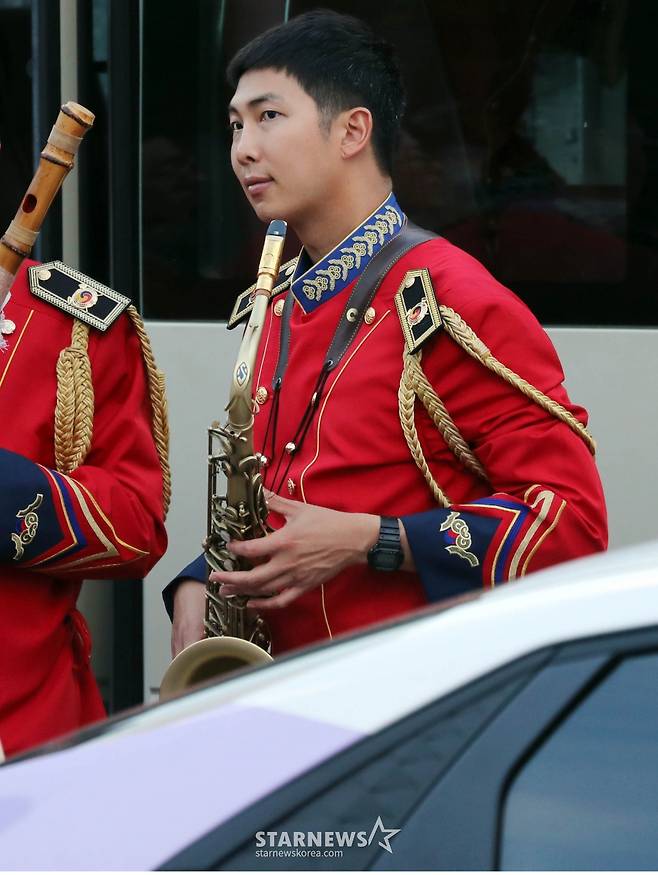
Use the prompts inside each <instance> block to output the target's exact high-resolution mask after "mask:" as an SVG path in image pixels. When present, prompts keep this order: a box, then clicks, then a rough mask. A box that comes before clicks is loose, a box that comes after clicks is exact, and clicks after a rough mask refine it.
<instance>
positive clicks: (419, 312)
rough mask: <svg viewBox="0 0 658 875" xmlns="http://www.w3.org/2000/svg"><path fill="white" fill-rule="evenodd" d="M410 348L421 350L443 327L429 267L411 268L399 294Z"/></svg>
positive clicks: (416, 350) (400, 310) (407, 342)
mask: <svg viewBox="0 0 658 875" xmlns="http://www.w3.org/2000/svg"><path fill="white" fill-rule="evenodd" d="M395 306H396V307H397V311H398V316H399V317H400V324H401V325H402V332H403V334H404V339H405V343H406V346H407V351H408V352H409V353H411V354H413V353H416V352H418V350H419V349H420V348H421V347H422V346H423V344H424V343H426V341H428V340H429V339H430V337H433V336H434V335H435V334H436V332H437V331H439V330H440V328H441V327H442V324H443V323H442V321H441V314H440V312H439V305H438V302H437V300H436V295H435V294H434V286H433V285H432V278H431V277H430V272H429V270H427V268H425V267H423V268H421V269H420V270H408V271H407V272H406V273H405V275H404V279H403V280H402V283H401V284H400V288H399V289H398V291H397V294H396V295H395Z"/></svg>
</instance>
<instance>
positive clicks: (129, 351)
mask: <svg viewBox="0 0 658 875" xmlns="http://www.w3.org/2000/svg"><path fill="white" fill-rule="evenodd" d="M30 264H31V265H32V266H30ZM128 304H129V301H128V299H127V298H124V297H123V296H121V295H118V294H117V293H116V292H113V291H112V290H111V289H107V288H106V287H104V286H102V285H100V284H99V283H96V282H94V280H91V279H89V278H88V277H85V276H84V275H83V274H79V273H78V272H77V271H74V270H72V269H70V268H67V267H66V266H64V265H62V264H61V263H60V262H53V263H51V264H49V265H34V263H27V262H26V263H24V264H23V266H22V267H21V269H20V271H19V273H18V275H17V277H16V279H15V281H14V283H13V286H12V289H11V296H10V298H9V300H8V301H7V302H6V303H5V306H4V311H3V312H2V314H0V332H1V336H0V347H1V351H0V484H1V486H0V524H1V526H2V535H1V537H0V624H1V627H2V631H1V633H0V639H1V641H2V644H1V645H0V742H1V743H2V746H3V748H4V751H5V753H6V754H14V753H16V752H19V751H22V750H25V749H26V748H29V747H31V746H33V745H35V744H39V743H41V742H44V741H47V740H49V739H51V738H54V737H55V736H58V735H61V734H62V733H64V732H68V731H70V730H73V729H75V728H77V727H79V726H82V725H84V724H85V723H88V722H90V721H92V720H96V719H98V718H101V717H103V716H104V714H105V711H104V708H103V703H102V701H101V698H100V694H99V691H98V688H97V686H96V682H95V679H94V677H93V675H92V672H91V669H90V665H89V659H90V640H89V633H88V630H87V627H86V625H85V621H84V619H83V617H82V615H81V614H80V613H79V611H78V610H77V609H76V600H77V597H78V593H79V592H80V586H81V583H82V581H83V579H85V578H112V579H114V578H117V577H127V578H139V577H142V576H143V575H145V574H146V572H147V571H148V570H149V569H150V568H151V567H152V566H153V565H154V564H155V562H156V561H157V560H158V559H159V558H160V556H161V555H162V553H163V552H164V549H165V546H166V535H165V531H164V514H165V504H166V501H167V494H166V493H168V469H167V462H166V422H165V420H164V418H163V414H164V406H163V401H164V399H163V397H162V390H161V387H159V385H158V382H159V381H158V372H157V371H156V370H155V366H154V363H153V360H152V356H151V353H150V349H149V347H148V341H147V339H146V336H145V334H144V333H143V326H142V325H141V321H140V320H139V317H138V316H137V313H136V311H134V309H133V308H131V307H128ZM142 347H144V349H143V348H142ZM145 361H146V362H148V364H149V369H148V373H147V368H146V367H145ZM154 431H155V433H156V435H157V441H158V444H159V448H158V447H156V441H155V440H154ZM159 456H160V457H159ZM163 487H164V488H163Z"/></svg>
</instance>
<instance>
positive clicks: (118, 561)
mask: <svg viewBox="0 0 658 875" xmlns="http://www.w3.org/2000/svg"><path fill="white" fill-rule="evenodd" d="M89 357H90V361H91V367H92V375H93V385H94V396H95V397H94V410H95V413H94V422H93V438H92V443H91V448H90V451H89V453H88V455H87V458H86V460H85V462H84V464H83V465H81V466H80V467H79V468H77V469H76V470H75V471H73V472H72V473H71V474H70V475H68V476H65V475H62V474H59V473H58V472H55V471H53V470H51V469H49V468H46V467H44V466H42V465H38V464H35V463H33V462H31V461H30V460H28V459H25V458H24V457H22V456H20V455H18V454H17V453H12V452H10V451H9V450H2V451H0V479H1V481H2V482H3V487H4V488H3V491H2V496H1V497H0V525H2V528H3V530H4V531H5V532H6V533H7V535H6V536H5V537H4V538H3V541H4V543H3V544H2V545H0V560H2V561H9V562H10V563H11V564H15V563H16V564H20V565H21V566H22V567H24V568H30V570H32V571H37V572H41V571H43V572H44V573H47V574H48V575H51V576H57V577H59V576H67V577H69V576H70V577H85V578H107V577H110V576H111V577H128V578H130V577H142V576H144V575H145V574H146V573H147V572H148V571H149V570H150V568H151V567H152V566H153V565H154V564H155V562H157V560H158V559H159V558H160V556H162V554H163V553H164V550H165V548H166V543H167V542H166V534H165V530H164V513H163V500H162V473H161V468H160V463H159V459H158V455H157V451H156V447H155V443H154V439H153V434H152V427H151V423H152V411H151V402H150V397H149V393H148V388H147V381H146V373H145V366H144V362H143V358H142V352H141V346H140V342H139V338H138V337H137V335H136V333H135V331H134V329H133V327H132V324H131V322H130V319H129V318H128V317H127V316H125V315H124V316H121V317H120V318H119V319H118V320H117V322H116V323H115V324H114V325H113V326H112V327H111V328H110V329H109V330H108V332H107V334H101V333H100V332H96V331H92V332H90V340H89Z"/></svg>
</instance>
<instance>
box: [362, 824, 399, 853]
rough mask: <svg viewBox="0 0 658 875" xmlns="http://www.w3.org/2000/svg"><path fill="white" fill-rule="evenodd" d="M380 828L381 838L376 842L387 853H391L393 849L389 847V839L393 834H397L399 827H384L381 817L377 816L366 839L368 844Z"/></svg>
mask: <svg viewBox="0 0 658 875" xmlns="http://www.w3.org/2000/svg"><path fill="white" fill-rule="evenodd" d="M378 830H381V831H382V832H383V833H384V835H383V837H382V840H381V841H379V842H377V844H378V845H379V847H380V848H383V849H384V850H385V851H388V852H389V854H392V853H393V849H392V848H391V839H392V838H393V836H394V835H397V834H398V833H399V832H400V830H399V829H386V827H385V826H384V824H383V823H382V819H381V817H378V818H377V820H376V821H375V825H374V826H373V828H372V832H371V833H370V838H369V839H368V844H371V843H372V840H373V838H374V837H375V833H376V832H377V831H378Z"/></svg>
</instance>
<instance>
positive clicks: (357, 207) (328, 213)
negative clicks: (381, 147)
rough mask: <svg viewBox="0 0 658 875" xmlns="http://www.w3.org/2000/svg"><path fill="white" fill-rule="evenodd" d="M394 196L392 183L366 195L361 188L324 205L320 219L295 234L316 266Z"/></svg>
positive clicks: (306, 224) (385, 183) (301, 227)
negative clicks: (389, 197)
mask: <svg viewBox="0 0 658 875" xmlns="http://www.w3.org/2000/svg"><path fill="white" fill-rule="evenodd" d="M390 193H391V181H390V179H386V180H382V182H381V184H379V185H377V186H376V187H373V188H371V189H370V190H369V191H367V192H364V191H363V188H362V187H361V186H359V187H357V188H354V189H352V190H349V189H348V190H347V192H344V193H343V196H341V197H340V198H336V199H335V200H333V201H331V202H329V203H327V204H325V205H323V207H322V212H321V215H320V216H318V217H313V218H312V219H311V218H310V219H309V220H308V221H306V222H302V223H299V224H298V225H297V226H296V227H295V232H296V234H297V236H298V237H299V239H300V241H301V243H302V245H303V246H304V249H305V250H306V252H307V254H308V256H309V258H310V259H311V262H312V263H313V264H315V263H316V262H318V261H320V259H321V258H322V257H323V256H325V255H327V254H328V253H329V252H331V251H332V249H335V247H336V246H337V245H338V244H339V243H340V242H341V240H344V239H345V238H346V237H348V236H349V234H350V233H351V232H352V231H353V230H354V229H355V228H358V226H359V225H360V224H361V223H362V222H363V220H364V219H367V218H368V216H369V215H370V214H371V213H373V212H374V211H375V210H376V209H377V207H378V206H379V205H380V204H381V203H383V202H384V201H385V200H386V198H387V197H388V196H389V194H390Z"/></svg>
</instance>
